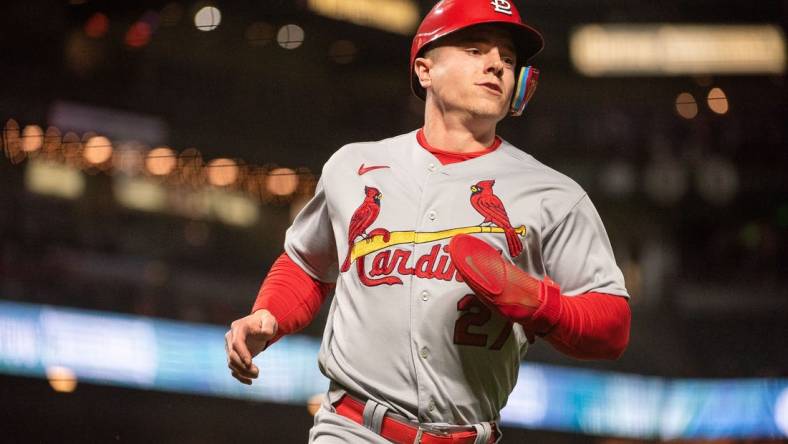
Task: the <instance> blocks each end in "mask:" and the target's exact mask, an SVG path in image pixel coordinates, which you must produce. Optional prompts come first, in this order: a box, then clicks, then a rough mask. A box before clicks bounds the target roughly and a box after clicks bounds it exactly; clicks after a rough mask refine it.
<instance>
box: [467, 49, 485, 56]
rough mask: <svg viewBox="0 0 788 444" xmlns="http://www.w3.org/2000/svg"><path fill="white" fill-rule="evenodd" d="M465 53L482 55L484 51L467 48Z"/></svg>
mask: <svg viewBox="0 0 788 444" xmlns="http://www.w3.org/2000/svg"><path fill="white" fill-rule="evenodd" d="M465 52H467V53H468V54H471V55H481V53H482V51H481V50H480V49H479V48H467V49H466V50H465Z"/></svg>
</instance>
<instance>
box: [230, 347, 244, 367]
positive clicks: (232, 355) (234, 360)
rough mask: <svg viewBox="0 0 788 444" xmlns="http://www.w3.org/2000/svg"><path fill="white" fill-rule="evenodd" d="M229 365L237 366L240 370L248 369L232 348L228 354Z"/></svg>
mask: <svg viewBox="0 0 788 444" xmlns="http://www.w3.org/2000/svg"><path fill="white" fill-rule="evenodd" d="M227 363H228V364H233V365H235V366H236V367H238V368H247V366H246V364H244V362H243V360H242V359H241V357H240V356H238V353H237V352H236V351H235V349H233V348H232V347H231V348H230V350H229V351H228V352H227Z"/></svg>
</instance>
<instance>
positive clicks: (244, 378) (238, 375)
mask: <svg viewBox="0 0 788 444" xmlns="http://www.w3.org/2000/svg"><path fill="white" fill-rule="evenodd" d="M232 375H233V378H235V379H237V380H238V381H240V382H242V383H243V384H246V385H252V380H251V379H249V378H246V377H244V376H241V375H240V374H238V373H236V372H233V373H232Z"/></svg>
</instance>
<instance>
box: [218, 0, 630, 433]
mask: <svg viewBox="0 0 788 444" xmlns="http://www.w3.org/2000/svg"><path fill="white" fill-rule="evenodd" d="M542 46H543V40H542V36H541V35H540V34H539V33H538V32H537V31H536V30H534V29H533V28H531V27H530V26H528V25H526V24H524V23H523V22H522V19H521V16H520V13H519V11H518V10H517V8H516V7H515V5H514V4H513V3H512V2H511V1H506V0H492V1H491V0H443V1H440V2H438V3H437V4H436V5H435V7H434V8H433V9H432V10H431V11H430V12H429V14H428V15H427V16H426V17H425V18H424V21H423V22H422V23H421V25H420V27H419V29H418V31H417V34H416V36H415V38H414V40H413V46H412V49H411V58H410V67H411V70H410V71H411V72H410V76H411V85H412V88H413V91H414V93H415V94H416V95H417V96H418V97H420V98H422V99H424V101H425V115H424V126H423V127H422V128H420V129H418V130H416V131H413V132H410V133H407V134H403V135H399V136H396V137H392V138H389V139H385V140H381V141H377V142H367V143H353V144H349V145H346V146H344V147H342V148H341V149H340V150H338V151H337V152H336V153H334V155H333V156H331V158H330V159H329V160H328V161H327V162H326V163H325V166H324V167H323V172H322V175H321V177H320V181H319V183H318V185H317V189H316V192H315V196H314V198H312V200H311V201H310V202H309V203H308V204H307V205H306V206H305V207H304V209H303V210H302V211H301V212H300V214H299V215H298V216H297V217H296V219H295V221H294V222H293V224H292V226H291V227H290V228H289V229H288V230H287V234H286V238H285V244H284V250H285V252H284V253H283V254H282V255H281V256H280V257H279V258H278V259H277V261H276V262H275V263H274V265H273V267H272V269H271V271H270V272H269V273H268V275H267V277H266V279H265V281H264V283H263V285H262V287H261V289H260V292H259V294H258V297H257V300H256V301H255V304H254V307H253V311H252V314H250V315H249V316H246V317H244V318H241V319H238V320H236V321H234V322H233V323H232V326H231V329H230V331H228V332H227V335H226V345H227V354H228V362H229V367H230V369H231V371H232V375H233V376H234V377H235V378H236V379H238V380H239V381H241V382H243V383H245V384H251V383H252V381H253V380H254V379H255V378H257V377H258V373H259V370H258V368H257V367H256V366H255V365H254V363H253V362H252V358H253V357H254V356H255V355H257V354H258V353H260V352H261V351H262V350H263V349H264V348H265V347H267V346H270V345H271V344H272V343H273V342H275V341H276V340H277V339H278V338H280V337H282V336H283V335H285V334H289V333H293V332H295V331H298V330H299V329H301V328H303V327H304V326H306V325H307V324H308V323H309V322H310V321H311V320H312V318H313V317H314V316H315V314H316V313H317V311H318V310H319V308H320V305H321V304H322V303H323V301H324V299H325V298H326V295H327V294H328V293H329V292H330V291H331V290H332V288H334V287H335V292H334V298H333V300H332V301H331V306H330V311H329V315H328V321H327V324H326V327H325V334H324V336H323V342H322V346H321V350H320V355H319V365H320V369H321V371H322V372H323V374H325V375H326V376H327V377H328V378H329V380H330V387H329V390H328V393H327V396H326V400H325V402H324V404H323V405H322V407H321V409H320V410H319V411H318V413H317V414H316V416H315V424H314V427H313V428H312V429H311V431H310V435H309V440H310V442H314V443H321V444H324V443H350V442H352V443H356V442H370V443H385V442H397V443H412V442H421V443H449V442H452V443H468V444H471V443H476V444H478V443H493V442H498V441H499V440H500V438H501V432H500V429H499V427H498V420H499V418H500V410H501V409H502V408H503V407H504V405H505V404H506V400H507V397H508V396H509V393H510V392H511V391H512V389H513V387H514V385H515V383H516V382H517V375H518V368H519V364H520V361H521V359H522V358H523V357H524V355H525V352H526V350H527V348H528V345H529V343H531V342H533V341H534V340H535V339H536V338H537V337H538V338H542V339H543V340H546V341H548V342H549V343H550V344H552V346H554V347H555V348H556V349H558V350H560V351H561V352H563V353H565V354H567V355H569V356H573V357H576V358H583V359H616V358H618V357H619V356H620V354H621V353H622V352H623V350H624V349H625V348H626V345H627V343H628V339H629V324H630V311H629V305H628V298H629V296H628V294H627V291H626V288H625V286H624V279H623V276H622V273H621V271H620V270H619V268H618V267H617V265H616V262H615V259H614V257H613V253H612V249H611V246H610V242H609V240H608V237H607V234H606V232H605V229H604V227H603V225H602V222H601V220H600V218H599V215H598V214H597V212H596V210H595V209H594V207H593V205H592V203H591V201H590V200H589V197H588V195H587V194H586V193H585V192H584V191H583V190H582V189H581V188H580V186H579V185H577V184H576V183H575V182H574V181H572V180H571V179H569V178H568V177H566V176H564V175H562V174H561V173H558V172H556V171H554V170H552V169H550V168H548V167H547V166H545V165H543V164H541V163H539V162H538V161H537V160H536V159H534V158H533V157H532V156H530V155H528V154H526V153H525V152H523V151H521V150H519V149H518V148H515V147H514V146H512V145H511V144H509V143H508V142H506V141H505V140H503V139H501V138H500V137H498V136H496V133H495V129H496V125H497V123H498V122H499V121H501V120H502V119H503V118H505V117H506V116H507V115H519V114H521V113H522V111H523V108H524V107H525V104H526V103H527V102H528V99H529V98H530V96H531V94H533V88H534V87H535V85H536V79H537V76H538V72H537V71H536V69H533V68H531V67H530V66H528V65H527V62H528V60H529V59H530V58H531V57H533V56H534V55H536V54H537V53H538V52H539V51H540V50H541V49H542ZM548 276H549V277H548Z"/></svg>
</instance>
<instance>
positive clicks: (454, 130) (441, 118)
mask: <svg viewBox="0 0 788 444" xmlns="http://www.w3.org/2000/svg"><path fill="white" fill-rule="evenodd" d="M424 137H425V138H426V139H427V142H428V143H429V144H430V145H431V146H433V147H435V148H438V149H441V150H443V151H448V152H453V153H472V152H475V151H484V150H486V149H488V148H489V147H490V146H491V145H492V144H493V143H494V142H495V123H488V122H482V121H478V119H477V120H474V119H469V118H463V117H459V116H452V115H449V114H444V113H440V112H437V111H435V110H430V107H427V108H426V109H425V113H424Z"/></svg>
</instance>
